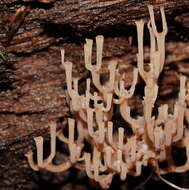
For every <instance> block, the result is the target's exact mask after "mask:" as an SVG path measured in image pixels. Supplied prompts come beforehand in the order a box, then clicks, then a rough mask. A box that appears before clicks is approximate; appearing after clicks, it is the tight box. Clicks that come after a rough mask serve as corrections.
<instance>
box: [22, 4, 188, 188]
mask: <svg viewBox="0 0 189 190" xmlns="http://www.w3.org/2000/svg"><path fill="white" fill-rule="evenodd" d="M148 9H149V13H150V21H149V22H148V24H147V27H148V30H149V34H150V63H148V64H147V65H148V66H149V69H148V71H146V70H145V69H144V48H143V32H144V21H143V20H139V21H136V27H137V36H138V54H137V68H135V69H134V71H133V82H132V85H131V87H130V89H129V90H127V89H125V81H124V80H122V79H121V78H120V72H119V69H118V67H117V61H115V60H112V61H110V64H109V65H108V70H109V80H108V81H106V82H105V83H103V84H102V82H101V72H100V70H101V66H102V51H103V41H104V38H103V36H97V37H96V64H92V46H93V40H90V39H87V40H86V44H85V45H84V59H85V67H86V69H88V70H89V71H90V73H91V76H92V77H91V78H92V81H91V79H90V78H88V79H87V81H86V91H85V94H81V95H80V94H79V92H78V79H77V78H73V77H72V63H71V62H69V61H64V50H61V55H62V64H63V66H64V68H65V72H66V81H67V90H68V94H69V97H70V100H71V101H70V108H71V110H72V111H73V112H74V113H75V116H76V117H75V119H71V118H69V119H68V137H66V136H65V135H64V133H63V132H62V130H61V131H58V132H57V131H56V123H50V134H51V154H50V156H49V157H48V158H46V159H45V160H44V159H43V138H42V137H36V138H34V140H35V142H36V147H37V163H36V164H35V163H34V159H33V153H32V152H29V153H27V154H26V156H27V158H28V161H29V164H30V166H31V168H32V169H34V170H36V171H38V170H40V169H43V170H48V171H51V172H60V171H65V170H67V169H69V168H70V167H76V168H78V169H84V170H85V171H86V173H87V175H88V177H89V178H91V179H93V180H95V181H96V182H98V183H99V184H100V185H101V186H102V188H108V187H109V186H110V184H111V181H112V177H113V176H114V175H115V174H118V175H120V178H121V180H125V179H126V177H127V175H134V176H139V175H141V168H142V166H147V165H152V166H153V168H154V170H155V172H158V173H159V174H165V173H169V172H184V171H186V170H188V169H189V160H187V161H186V163H185V164H184V165H183V166H176V164H175V163H174V160H173V158H172V156H171V149H172V146H173V145H174V146H177V147H184V148H186V154H187V159H189V145H188V144H189V135H188V134H189V133H188V129H187V128H186V126H185V125H184V118H185V117H187V116H188V115H189V114H188V109H187V108H186V103H185V100H186V88H185V83H186V78H185V77H184V76H181V77H180V92H179V95H178V99H177V101H176V103H175V105H174V112H173V113H169V111H168V105H167V104H165V105H161V106H160V107H158V109H157V110H158V113H157V114H156V115H154V114H153V109H154V104H155V102H156V99H157V96H158V78H159V76H160V73H161V72H162V70H163V67H164V63H165V37H166V34H167V23H166V18H165V13H164V9H163V8H162V7H161V8H160V12H161V18H162V28H163V29H162V32H158V31H157V28H156V24H155V18H154V13H153V7H152V6H148ZM138 75H140V77H141V78H142V79H143V80H144V82H145V88H144V98H143V115H142V116H138V117H135V118H133V117H132V116H131V113H130V111H131V108H130V106H129V104H128V101H129V99H131V98H132V96H133V95H134V92H135V86H136V83H137V80H138ZM91 85H94V86H95V88H96V91H95V92H91ZM115 105H117V107H118V108H119V112H120V115H121V117H122V118H123V119H124V120H125V122H126V123H128V124H129V126H130V127H131V130H132V134H131V135H127V134H126V132H125V129H124V128H123V127H119V126H115V125H113V122H112V117H113V115H114V110H113V107H114V106H115ZM187 118H188V117H187ZM76 131H77V139H76V135H75V133H76ZM56 138H58V139H59V140H61V141H62V142H64V143H66V144H67V145H68V148H69V153H70V156H69V161H67V162H66V163H63V164H62V165H54V164H53V163H52V161H53V158H54V157H55V154H56ZM84 142H87V143H88V144H90V146H91V149H89V148H88V151H86V149H85V148H86V147H85V146H87V145H86V143H84ZM89 150H90V151H89ZM162 161H166V162H167V167H166V168H159V162H162Z"/></svg>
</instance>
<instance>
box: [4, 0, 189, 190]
mask: <svg viewBox="0 0 189 190" xmlns="http://www.w3.org/2000/svg"><path fill="white" fill-rule="evenodd" d="M148 4H153V5H154V7H155V13H156V19H157V22H159V9H158V8H159V6H164V7H165V12H166V17H167V20H168V26H169V34H168V36H167V41H168V42H167V43H166V65H165V69H164V72H163V74H162V77H161V80H160V81H159V82H160V87H161V88H160V94H159V99H158V101H157V104H161V103H165V102H167V103H169V104H170V106H171V105H172V103H173V102H174V100H175V98H176V96H175V94H177V92H178V89H179V86H178V85H179V77H178V76H179V74H184V75H186V76H189V65H188V61H189V17H188V11H189V0H177V1H175V0H169V1H166V0H153V1H148V0H147V1H137V0H57V1H55V0H3V1H0V189H6V190H10V189H11V190H12V189H14V190H15V189H22V190H24V189H32V188H34V187H36V188H37V187H38V184H37V183H38V181H39V179H41V178H42V179H43V180H45V181H47V179H48V180H49V181H53V182H52V183H56V182H54V181H56V180H57V179H59V181H58V182H57V183H59V184H61V183H63V182H64V181H65V180H67V179H68V176H69V175H71V174H70V173H67V174H58V175H57V176H55V175H54V174H53V175H52V176H51V174H46V173H44V172H40V173H35V172H33V171H32V170H31V169H30V168H29V166H28V164H27V162H26V159H25V157H24V154H25V153H26V152H27V151H29V150H34V147H35V146H34V141H33V137H35V136H39V135H42V136H43V137H45V139H46V142H47V146H48V139H49V127H48V123H49V122H50V121H56V122H57V123H58V127H59V128H63V127H64V126H65V124H66V118H67V117H68V116H70V115H71V113H70V111H69V106H68V103H69V101H67V94H66V84H65V75H64V70H63V68H62V66H61V63H60V49H61V48H64V49H65V51H66V59H67V60H70V61H72V62H73V63H74V71H73V72H74V73H73V74H74V76H77V77H79V78H80V80H79V83H80V90H81V91H82V90H83V89H84V88H85V82H84V81H85V78H86V77H87V76H89V73H88V72H87V71H86V70H85V68H84V62H83V57H84V55H83V44H84V39H85V38H86V37H88V38H94V37H95V36H96V35H97V34H103V35H105V44H104V52H103V57H104V60H103V65H104V79H106V66H107V65H108V63H109V61H110V60H111V59H117V60H118V62H119V67H120V70H122V72H123V71H125V72H126V76H127V78H126V80H127V86H129V85H130V84H131V81H132V70H133V67H134V66H136V53H137V46H136V29H135V26H134V21H135V20H137V19H141V18H143V19H146V20H148V17H149V15H148V11H147V5H148ZM145 51H146V54H145V59H146V60H148V59H149V53H148V52H149V46H148V39H146V49H145ZM93 60H95V48H94V52H93ZM140 85H143V81H142V80H141V79H140V80H139V83H138V89H140ZM139 96H140V93H139ZM167 97H169V98H167ZM131 104H132V105H137V106H138V107H137V106H133V107H132V109H135V110H137V112H139V113H140V110H141V101H138V99H136V100H133V102H131ZM58 149H59V150H60V152H61V150H66V147H59V148H58ZM46 151H47V152H48V151H49V149H48V148H47V150H46ZM62 157H65V155H64V154H62V153H59V155H58V156H57V162H62V160H64V159H65V158H62ZM49 175H50V177H49ZM65 175H67V176H66V177H65ZM45 176H47V177H45ZM61 176H63V177H61ZM55 177H56V180H55ZM46 178H47V179H46ZM78 178H79V177H78ZM49 183H51V182H49ZM68 186H69V185H68ZM70 189H71V188H70ZM120 189H121V188H120Z"/></svg>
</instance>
